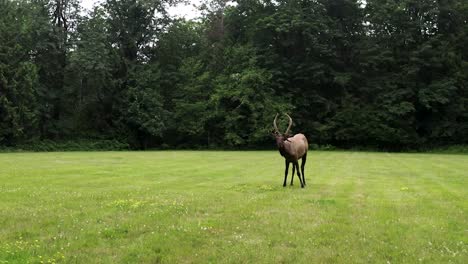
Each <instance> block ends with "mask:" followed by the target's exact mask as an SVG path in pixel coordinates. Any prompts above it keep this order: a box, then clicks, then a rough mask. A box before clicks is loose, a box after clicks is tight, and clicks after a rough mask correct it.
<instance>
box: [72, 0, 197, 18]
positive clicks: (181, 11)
mask: <svg viewBox="0 0 468 264" xmlns="http://www.w3.org/2000/svg"><path fill="white" fill-rule="evenodd" d="M102 1H103V0H81V3H82V4H81V5H82V6H83V7H84V8H85V9H87V10H90V9H91V8H92V7H93V5H94V4H95V3H99V2H102ZM188 2H190V4H188V5H185V4H179V5H177V6H173V7H170V8H169V9H168V12H169V14H170V15H171V16H178V17H185V18H186V19H193V18H196V17H197V16H199V15H200V12H199V11H198V10H197V9H195V8H194V7H193V5H194V4H195V5H199V4H200V3H201V0H189V1H188Z"/></svg>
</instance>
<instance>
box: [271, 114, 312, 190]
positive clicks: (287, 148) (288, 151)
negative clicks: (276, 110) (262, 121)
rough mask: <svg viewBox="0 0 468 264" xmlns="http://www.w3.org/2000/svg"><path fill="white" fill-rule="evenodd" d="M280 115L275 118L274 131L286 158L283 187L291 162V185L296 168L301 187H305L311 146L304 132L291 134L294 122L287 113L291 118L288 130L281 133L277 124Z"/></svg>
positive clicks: (278, 144) (277, 142)
mask: <svg viewBox="0 0 468 264" xmlns="http://www.w3.org/2000/svg"><path fill="white" fill-rule="evenodd" d="M278 115H279V114H276V116H275V120H273V126H274V128H275V132H274V133H273V135H274V137H275V139H276V146H277V147H278V150H279V152H280V154H281V156H283V157H284V159H285V165H286V169H285V171H284V182H283V187H285V186H286V179H287V178H288V170H289V163H292V164H293V170H292V176H291V185H293V180H294V170H295V169H296V170H297V177H299V181H300V182H301V187H302V188H304V186H305V185H306V181H305V176H304V166H305V163H306V160H307V150H308V148H309V143H308V142H307V138H306V137H305V136H304V135H303V134H300V133H299V134H296V135H294V136H290V135H289V130H290V129H291V126H292V124H293V121H292V118H291V117H290V116H289V115H288V114H285V115H286V116H287V117H288V118H289V126H288V129H286V132H284V133H283V134H281V132H279V130H278V126H277V125H276V120H277V119H278ZM300 159H302V164H301V171H302V179H301V171H299V160H300Z"/></svg>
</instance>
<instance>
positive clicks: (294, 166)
mask: <svg viewBox="0 0 468 264" xmlns="http://www.w3.org/2000/svg"><path fill="white" fill-rule="evenodd" d="M292 167H293V168H292V175H291V186H292V185H293V180H294V171H295V170H296V165H295V164H293V166H292Z"/></svg>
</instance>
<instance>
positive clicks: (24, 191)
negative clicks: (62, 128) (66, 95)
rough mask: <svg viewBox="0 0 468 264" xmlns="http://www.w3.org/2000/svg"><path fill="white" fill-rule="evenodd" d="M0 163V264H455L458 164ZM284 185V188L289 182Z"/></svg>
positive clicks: (126, 155)
mask: <svg viewBox="0 0 468 264" xmlns="http://www.w3.org/2000/svg"><path fill="white" fill-rule="evenodd" d="M283 164H284V162H283V159H282V158H281V157H280V156H279V154H278V153H277V152H276V151H275V152H274V151H246V152H241V151H235V152H230V151H152V152H150V151H149V152H66V153H64V152H51V153H1V154H0V226H1V229H0V263H26V262H33V263H41V262H44V263H47V262H56V263H129V262H139V263H158V262H162V263H187V262H194V263H207V262H214V263H227V262H229V263H233V262H235V263H246V262H248V263H280V262H288V263H296V262H297V263H319V262H321V263H324V262H325V263H356V262H358V263H359V262H361V263H416V262H420V261H421V262H424V263H449V262H452V263H467V262H468V236H467V226H468V199H467V198H468V190H467V188H466V186H468V174H467V171H468V156H467V155H443V154H396V153H395V154H389V153H369V152H340V151H333V152H323V151H311V152H310V154H309V157H308V163H307V166H306V179H307V183H308V186H307V187H306V188H305V189H301V188H300V186H299V182H298V181H297V178H295V179H294V180H295V185H294V186H289V185H288V186H287V187H286V188H283V187H282V181H283V170H284V167H283V166H284V165H283ZM289 179H290V178H288V183H289Z"/></svg>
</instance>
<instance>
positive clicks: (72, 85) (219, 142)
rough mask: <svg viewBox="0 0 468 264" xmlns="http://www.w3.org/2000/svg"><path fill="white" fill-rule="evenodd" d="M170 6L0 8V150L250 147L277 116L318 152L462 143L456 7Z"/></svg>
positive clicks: (465, 42) (459, 6)
mask: <svg viewBox="0 0 468 264" xmlns="http://www.w3.org/2000/svg"><path fill="white" fill-rule="evenodd" d="M175 2H177V1H172V0H124V1H115V0H107V1H105V2H104V3H102V4H101V5H99V6H97V7H96V8H95V9H94V10H93V11H92V12H91V13H90V14H87V15H86V16H81V15H80V12H79V6H78V2H77V1H55V0H54V1H47V0H34V1H16V0H7V1H3V2H1V3H0V5H1V6H0V7H1V8H0V15H1V16H0V40H1V41H0V145H3V146H22V144H23V145H24V144H25V142H30V141H32V140H33V141H34V140H37V139H42V140H58V141H63V140H74V139H83V138H90V139H96V138H98V139H116V140H119V141H122V142H127V143H128V144H129V147H130V148H133V149H145V148H171V147H172V148H175V147H181V148H203V147H205V148H206V147H211V148H261V147H266V146H271V145H272V140H271V137H270V132H271V129H272V127H271V123H272V120H273V118H274V116H275V114H276V113H277V112H288V113H290V114H291V116H292V117H293V118H294V122H295V125H294V126H293V129H292V130H293V132H302V133H304V134H305V135H306V136H307V137H308V138H309V141H310V142H311V144H315V145H314V146H317V148H318V146H325V148H333V147H331V146H336V147H342V148H343V147H344V148H358V147H360V148H379V149H385V150H403V149H411V148H413V149H414V148H423V149H425V148H428V147H431V146H443V145H452V144H467V143H468V137H467V136H466V135H468V85H467V83H468V49H467V48H466V47H467V46H468V22H467V21H468V3H467V2H466V1H462V0H450V1H432V0H403V1H390V0H368V1H365V3H363V2H364V1H358V0H319V1H301V0H292V1H285V0H280V1H258V0H238V1H235V2H236V5H230V4H229V3H228V2H227V1H224V0H213V1H207V2H206V3H205V5H204V6H203V7H202V9H203V12H202V13H203V16H202V18H201V19H200V20H195V21H185V20H180V19H171V18H170V17H168V15H167V12H166V10H165V8H166V7H167V4H173V3H175ZM60 14H61V15H60ZM41 142H48V141H41ZM41 144H42V143H41ZM67 144H68V143H67ZM33 145H35V146H40V144H33ZM45 145H46V146H45V147H44V149H45V150H49V149H54V147H50V148H49V147H48V146H50V145H53V144H52V143H50V142H48V143H46V144H45ZM85 145H86V144H85ZM38 148H41V147H38ZM77 148H78V147H77Z"/></svg>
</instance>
